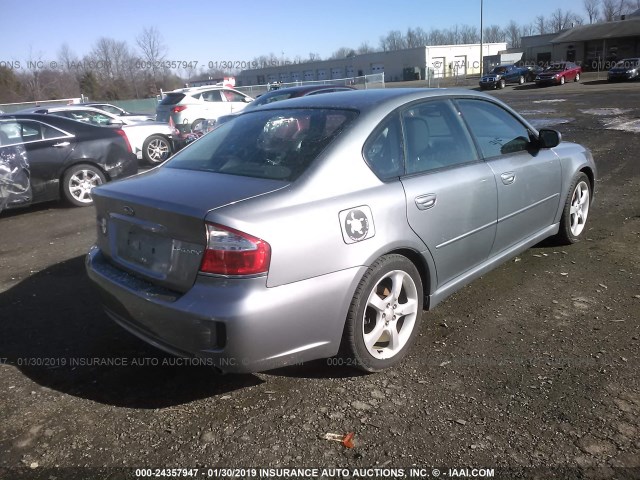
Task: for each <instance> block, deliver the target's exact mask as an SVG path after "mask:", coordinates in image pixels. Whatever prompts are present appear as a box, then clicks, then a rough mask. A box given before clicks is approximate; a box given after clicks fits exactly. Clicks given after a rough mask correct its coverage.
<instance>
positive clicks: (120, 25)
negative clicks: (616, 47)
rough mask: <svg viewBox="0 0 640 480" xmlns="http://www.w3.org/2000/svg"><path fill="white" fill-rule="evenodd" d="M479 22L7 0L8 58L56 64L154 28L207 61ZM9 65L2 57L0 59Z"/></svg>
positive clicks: (500, 8)
mask: <svg viewBox="0 0 640 480" xmlns="http://www.w3.org/2000/svg"><path fill="white" fill-rule="evenodd" d="M582 5H583V2H582V0H565V1H563V2H557V1H556V0H535V1H523V0H484V24H485V26H487V25H491V24H498V25H500V26H506V25H507V24H508V23H509V21H510V20H515V21H516V22H518V23H519V24H526V23H530V22H533V21H534V19H535V17H536V16H538V15H541V14H542V15H545V16H549V15H550V14H551V12H553V11H554V10H555V9H557V8H558V7H561V8H562V9H563V10H572V11H573V12H575V13H579V14H580V15H582V16H585V13H584V9H583V6H582ZM456 24H458V25H464V24H467V25H476V26H478V27H479V25H480V0H386V1H381V0H366V1H365V0H351V1H349V0H340V1H337V0H320V1H306V0H297V1H293V0H260V1H256V0H246V1H244V2H221V1H204V0H199V1H184V0H182V1H181V0H172V1H166V0H89V1H71V0H57V1H51V0H29V1H20V0H0V28H1V31H2V39H3V40H2V42H0V62H3V61H4V62H8V61H11V60H20V61H26V60H29V59H32V60H33V59H36V60H44V61H47V60H56V59H57V58H58V52H59V50H60V47H61V46H62V44H63V43H66V44H67V45H68V46H69V47H70V49H71V50H72V51H73V52H74V53H75V54H76V55H78V56H80V57H82V56H83V55H85V54H87V53H89V52H90V50H91V48H92V47H93V45H94V43H95V42H96V40H97V39H98V38H100V37H109V38H114V39H116V40H124V41H127V42H128V43H129V45H130V46H131V47H133V46H135V37H136V36H137V35H139V34H140V32H141V31H142V30H143V28H145V27H152V26H155V27H156V28H157V29H158V30H159V31H160V32H161V34H162V37H163V40H164V43H165V45H166V47H167V49H168V55H167V59H169V60H178V61H198V62H199V64H200V65H204V64H206V63H208V62H219V61H222V60H226V61H233V62H238V61H249V60H252V59H254V58H255V57H257V56H259V55H263V54H264V55H269V54H270V53H273V54H274V55H276V56H277V57H281V56H285V57H288V58H290V59H294V58H295V57H296V56H298V55H299V56H300V57H302V58H307V57H308V56H309V53H310V52H313V53H317V54H319V55H320V56H321V57H322V58H326V57H328V56H329V55H331V54H332V53H333V52H334V51H336V50H337V49H339V48H340V47H350V48H354V49H357V48H358V47H359V46H360V45H361V44H362V43H363V42H368V43H369V45H370V46H371V47H373V48H375V49H377V48H378V46H379V39H380V36H382V35H385V34H386V33H388V32H389V31H390V30H401V31H402V32H405V31H406V29H407V28H408V27H412V28H415V27H422V28H423V29H424V30H426V31H429V30H430V29H431V28H449V27H452V26H454V25H456ZM0 64H1V63H0Z"/></svg>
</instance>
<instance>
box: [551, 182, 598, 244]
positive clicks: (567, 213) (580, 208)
mask: <svg viewBox="0 0 640 480" xmlns="http://www.w3.org/2000/svg"><path fill="white" fill-rule="evenodd" d="M591 197H592V195H591V182H589V177H587V176H586V175H585V174H584V173H582V172H581V173H579V174H578V175H577V176H576V178H575V179H574V180H573V183H572V184H571V188H570V189H569V195H568V196H567V200H566V202H565V205H564V210H563V211H562V218H561V219H560V230H559V231H558V235H557V236H556V238H557V240H558V241H559V242H560V243H562V244H565V245H566V244H571V243H576V242H579V241H580V239H581V238H582V237H581V235H582V234H583V233H584V228H585V225H586V223H587V217H588V215H589V207H590V206H591Z"/></svg>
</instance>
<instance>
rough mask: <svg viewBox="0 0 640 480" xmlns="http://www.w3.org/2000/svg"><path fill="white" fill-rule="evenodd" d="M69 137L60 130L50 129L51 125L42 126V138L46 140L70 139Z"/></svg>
mask: <svg viewBox="0 0 640 480" xmlns="http://www.w3.org/2000/svg"><path fill="white" fill-rule="evenodd" d="M68 136H69V135H68V134H66V133H64V132H63V131H62V130H58V129H57V128H54V127H50V126H49V125H42V137H43V138H44V139H45V140H50V139H52V138H61V137H68Z"/></svg>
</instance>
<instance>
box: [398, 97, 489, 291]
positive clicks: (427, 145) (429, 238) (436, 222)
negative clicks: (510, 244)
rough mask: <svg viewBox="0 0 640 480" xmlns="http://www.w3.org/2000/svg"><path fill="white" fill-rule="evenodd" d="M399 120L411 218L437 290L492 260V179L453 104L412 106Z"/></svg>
mask: <svg viewBox="0 0 640 480" xmlns="http://www.w3.org/2000/svg"><path fill="white" fill-rule="evenodd" d="M401 119H402V125H403V132H404V139H405V142H404V143H405V152H406V153H405V159H406V160H405V173H406V175H405V176H403V177H402V178H401V181H402V184H403V186H404V189H405V194H406V205H407V220H408V222H409V225H410V226H411V228H412V229H413V230H414V231H415V232H416V234H417V235H418V236H419V237H420V238H421V239H422V241H423V242H424V243H425V244H426V245H427V247H428V248H429V251H430V252H431V255H432V257H433V261H434V263H435V265H436V273H437V278H438V288H439V287H441V286H443V285H444V284H446V283H447V282H449V281H451V280H453V279H455V278H456V277H457V276H459V275H460V274H462V273H464V272H466V271H467V270H469V269H471V268H473V267H475V266H477V265H479V264H480V263H482V262H484V261H485V260H486V259H487V257H488V256H489V252H490V250H491V246H492V245H493V241H494V237H495V233H496V212H497V193H496V185H495V180H494V175H493V172H492V171H491V169H490V168H489V167H488V166H487V165H486V163H484V162H483V161H482V160H481V159H480V157H479V155H478V153H477V151H476V149H475V147H474V145H473V142H472V139H471V137H470V136H469V134H468V132H467V130H466V128H465V127H464V125H463V123H462V122H461V121H460V119H459V116H458V114H457V112H456V111H455V108H454V105H453V104H452V102H451V101H450V100H448V99H437V100H431V101H427V102H422V103H419V104H416V105H413V106H411V107H410V108H408V109H406V110H405V111H403V112H402V115H401Z"/></svg>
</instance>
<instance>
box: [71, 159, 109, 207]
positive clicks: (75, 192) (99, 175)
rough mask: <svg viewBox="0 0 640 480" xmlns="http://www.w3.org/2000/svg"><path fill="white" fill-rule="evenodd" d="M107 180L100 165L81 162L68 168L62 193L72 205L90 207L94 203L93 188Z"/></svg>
mask: <svg viewBox="0 0 640 480" xmlns="http://www.w3.org/2000/svg"><path fill="white" fill-rule="evenodd" d="M106 181H107V180H106V177H105V175H104V173H103V172H102V171H101V170H100V169H99V168H98V167H96V166H94V165H89V164H86V163H79V164H77V165H73V166H72V167H71V168H69V169H67V171H66V172H65V173H64V175H63V176H62V195H63V197H64V198H65V200H66V201H67V202H69V203H70V204H71V205H74V206H76V207H88V206H91V205H93V199H92V198H91V190H93V188H95V187H97V186H98V185H102V184H103V183H105V182H106Z"/></svg>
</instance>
